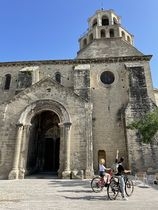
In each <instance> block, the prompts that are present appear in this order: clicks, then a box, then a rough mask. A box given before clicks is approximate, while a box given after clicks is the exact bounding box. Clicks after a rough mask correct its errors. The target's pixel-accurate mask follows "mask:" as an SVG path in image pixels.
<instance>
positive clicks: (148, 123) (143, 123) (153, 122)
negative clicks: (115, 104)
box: [127, 108, 158, 144]
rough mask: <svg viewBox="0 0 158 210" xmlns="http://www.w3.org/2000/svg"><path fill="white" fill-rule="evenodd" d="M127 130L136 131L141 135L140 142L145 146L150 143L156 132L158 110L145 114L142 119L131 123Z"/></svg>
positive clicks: (157, 129) (157, 127)
mask: <svg viewBox="0 0 158 210" xmlns="http://www.w3.org/2000/svg"><path fill="white" fill-rule="evenodd" d="M127 128H128V129H132V130H133V129H137V130H138V131H139V133H140V134H141V141H142V142H143V143H146V144H148V143H150V142H151V141H152V138H153V137H154V135H155V134H156V132H157V131H158V108H156V109H155V110H154V111H153V112H150V113H147V114H146V115H145V116H144V117H143V118H142V119H139V120H136V121H133V122H132V123H131V124H129V125H128V126H127Z"/></svg>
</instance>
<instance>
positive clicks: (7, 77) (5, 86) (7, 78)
mask: <svg viewBox="0 0 158 210" xmlns="http://www.w3.org/2000/svg"><path fill="white" fill-rule="evenodd" d="M10 82H11V75H10V74H6V75H5V84H4V90H9V88H10Z"/></svg>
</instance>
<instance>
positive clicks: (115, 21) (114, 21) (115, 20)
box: [113, 17, 118, 25]
mask: <svg viewBox="0 0 158 210" xmlns="http://www.w3.org/2000/svg"><path fill="white" fill-rule="evenodd" d="M113 23H114V25H115V24H117V23H118V21H117V19H116V18H115V17H114V18H113Z"/></svg>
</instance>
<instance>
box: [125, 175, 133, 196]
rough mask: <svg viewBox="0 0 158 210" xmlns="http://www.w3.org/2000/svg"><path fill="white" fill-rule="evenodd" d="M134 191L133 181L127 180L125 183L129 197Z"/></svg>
mask: <svg viewBox="0 0 158 210" xmlns="http://www.w3.org/2000/svg"><path fill="white" fill-rule="evenodd" d="M133 190H134V184H133V182H132V180H128V179H127V180H126V182H125V192H126V195H127V196H131V195H132V193H133Z"/></svg>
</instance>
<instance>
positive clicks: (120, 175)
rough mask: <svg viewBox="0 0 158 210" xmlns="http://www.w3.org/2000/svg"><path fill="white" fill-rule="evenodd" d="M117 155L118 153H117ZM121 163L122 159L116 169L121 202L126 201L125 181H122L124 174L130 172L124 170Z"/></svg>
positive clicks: (122, 158)
mask: <svg viewBox="0 0 158 210" xmlns="http://www.w3.org/2000/svg"><path fill="white" fill-rule="evenodd" d="M117 153H118V152H117ZM123 161H124V157H121V158H120V161H119V162H118V167H117V174H116V176H118V179H119V185H120V189H121V193H122V199H123V200H128V199H127V197H126V194H125V180H124V174H125V173H129V172H131V171H130V170H125V169H124V167H123Z"/></svg>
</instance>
